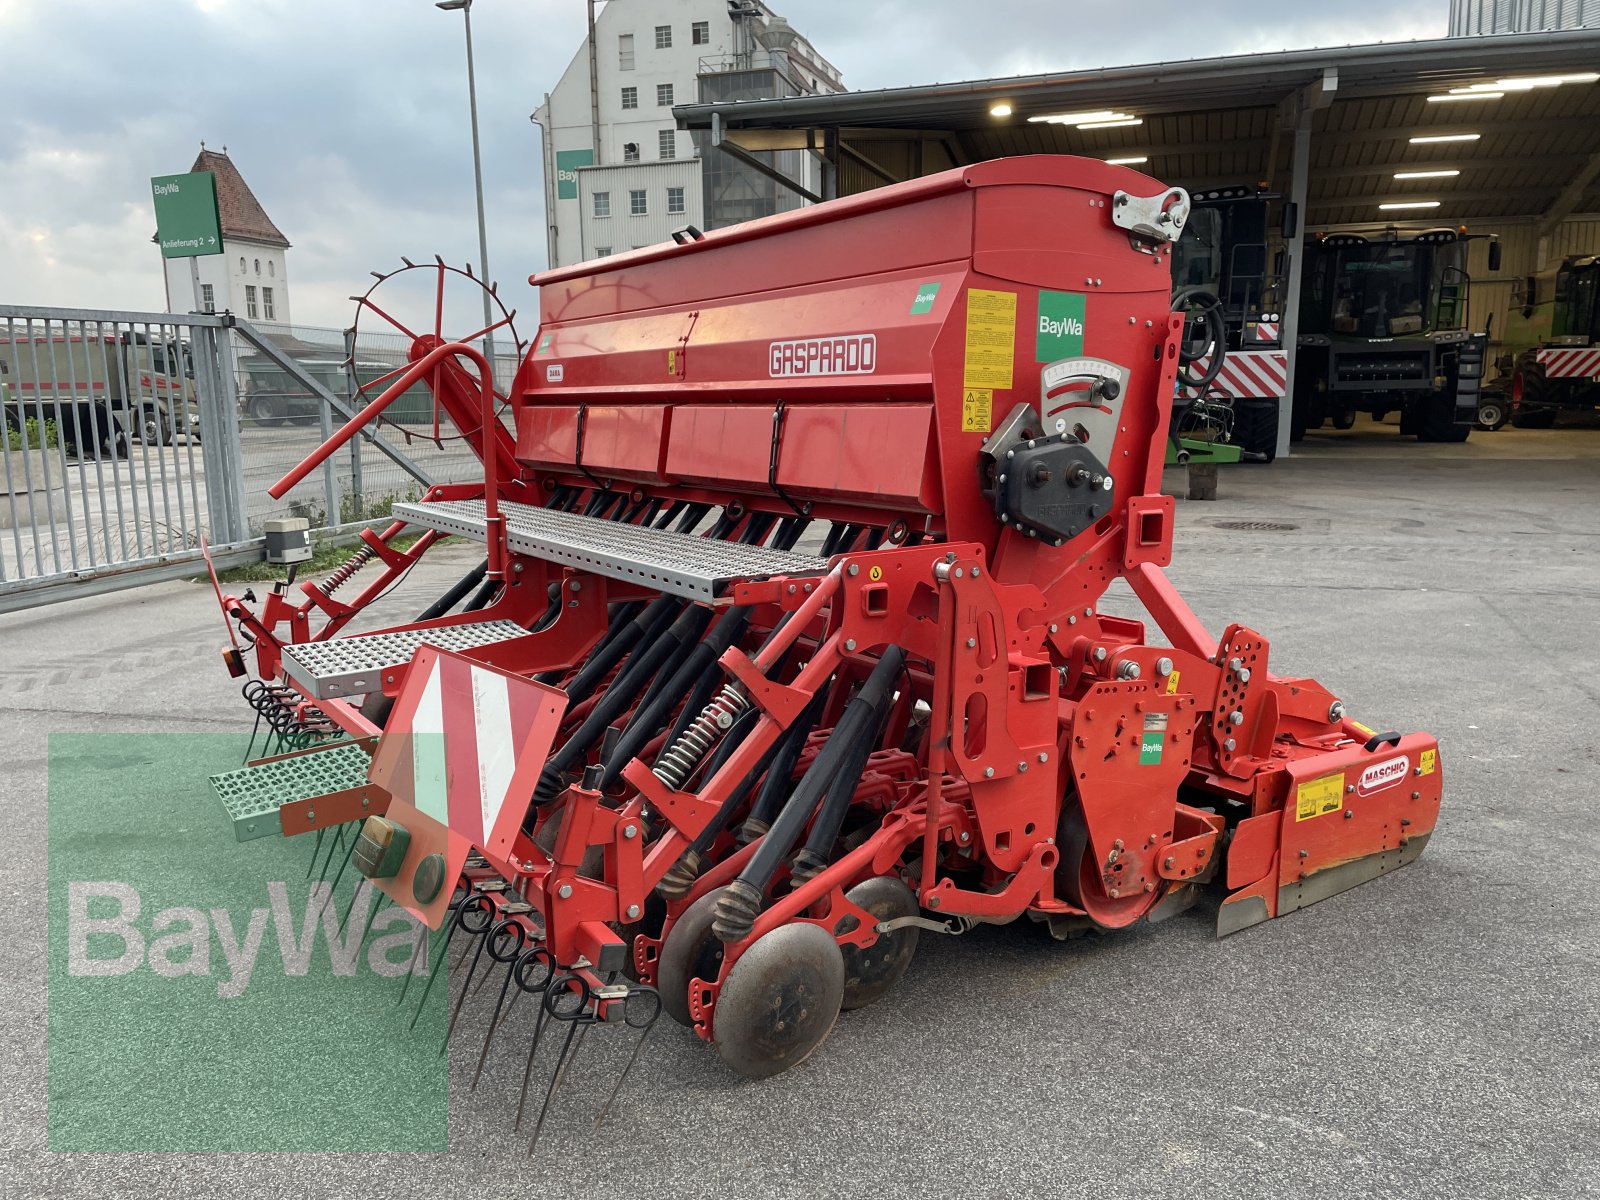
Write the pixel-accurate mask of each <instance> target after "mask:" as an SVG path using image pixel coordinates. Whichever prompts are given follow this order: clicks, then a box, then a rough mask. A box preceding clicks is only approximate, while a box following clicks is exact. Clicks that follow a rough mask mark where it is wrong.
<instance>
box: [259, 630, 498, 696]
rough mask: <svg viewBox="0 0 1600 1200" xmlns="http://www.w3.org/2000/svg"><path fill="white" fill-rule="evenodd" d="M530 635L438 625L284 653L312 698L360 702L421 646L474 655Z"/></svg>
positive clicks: (315, 644) (285, 662) (289, 649)
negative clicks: (356, 698)
mask: <svg viewBox="0 0 1600 1200" xmlns="http://www.w3.org/2000/svg"><path fill="white" fill-rule="evenodd" d="M527 632H528V631H527V630H526V629H524V628H523V627H522V626H520V625H518V624H517V623H516V622H515V621H474V622H471V623H469V624H465V625H436V626H433V627H432V628H428V629H402V630H398V631H395V632H392V633H365V634H357V635H356V636H354V637H347V638H334V639H333V640H332V641H327V642H301V643H300V644H299V645H295V646H285V647H284V648H283V669H284V672H285V673H286V674H287V675H288V676H289V678H290V679H292V680H294V681H295V682H296V683H298V684H299V685H300V687H301V688H302V689H303V690H304V691H305V692H306V694H307V695H309V696H315V697H316V698H317V699H318V700H327V699H329V698H330V697H340V696H361V695H365V694H366V693H367V692H375V691H377V690H378V689H379V688H380V687H382V681H381V680H380V679H379V678H378V676H379V675H381V674H382V673H383V672H384V671H385V670H386V669H387V668H389V667H398V666H401V665H402V664H404V663H408V662H410V661H411V658H412V656H413V655H415V654H416V652H417V647H418V646H423V645H427V646H438V647H439V648H440V649H441V650H471V649H472V648H473V647H475V646H488V645H491V644H493V643H495V642H504V641H507V640H509V639H511V638H514V637H521V636H522V635H523V634H525V633H527Z"/></svg>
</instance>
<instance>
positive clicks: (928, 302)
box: [911, 283, 939, 317]
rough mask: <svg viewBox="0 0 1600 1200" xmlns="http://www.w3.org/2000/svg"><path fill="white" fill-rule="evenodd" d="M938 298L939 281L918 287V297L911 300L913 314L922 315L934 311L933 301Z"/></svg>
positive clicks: (915, 315)
mask: <svg viewBox="0 0 1600 1200" xmlns="http://www.w3.org/2000/svg"><path fill="white" fill-rule="evenodd" d="M938 298H939V285H938V284H937V283H925V284H923V285H922V286H921V287H919V288H917V295H916V298H915V299H914V300H912V301H911V315H912V316H913V317H920V316H921V315H922V314H923V313H929V312H932V311H933V302H934V301H935V300H937V299H938Z"/></svg>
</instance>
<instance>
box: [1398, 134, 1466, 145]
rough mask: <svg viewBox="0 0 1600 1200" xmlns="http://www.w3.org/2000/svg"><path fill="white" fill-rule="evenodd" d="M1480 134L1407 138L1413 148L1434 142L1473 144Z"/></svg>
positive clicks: (1430, 135) (1428, 135)
mask: <svg viewBox="0 0 1600 1200" xmlns="http://www.w3.org/2000/svg"><path fill="white" fill-rule="evenodd" d="M1482 136H1483V134H1481V133H1430V134H1426V135H1422V136H1418V137H1414V138H1407V139H1406V140H1407V141H1408V142H1410V143H1411V144H1412V145H1413V146H1424V145H1431V144H1433V143H1436V142H1475V141H1477V140H1478V139H1479V138H1481V137H1482Z"/></svg>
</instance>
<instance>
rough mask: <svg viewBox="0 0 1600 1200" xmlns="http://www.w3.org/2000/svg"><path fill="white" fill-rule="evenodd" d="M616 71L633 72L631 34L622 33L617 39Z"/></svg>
mask: <svg viewBox="0 0 1600 1200" xmlns="http://www.w3.org/2000/svg"><path fill="white" fill-rule="evenodd" d="M617 70H619V71H631V70H633V34H631V33H624V34H619V35H618V37H617Z"/></svg>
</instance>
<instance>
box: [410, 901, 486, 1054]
mask: <svg viewBox="0 0 1600 1200" xmlns="http://www.w3.org/2000/svg"><path fill="white" fill-rule="evenodd" d="M493 908H494V905H493V903H492V902H491V901H490V899H489V898H488V897H487V896H485V895H483V894H482V893H481V892H474V893H472V894H471V895H470V896H468V897H467V898H466V899H465V900H463V901H462V902H461V907H460V908H458V909H456V915H455V916H454V917H453V918H451V920H450V931H449V932H448V933H446V934H445V935H444V945H443V946H441V947H440V948H439V967H443V966H444V961H445V959H446V958H448V957H449V954H450V939H451V938H453V937H455V935H456V930H457V929H462V928H465V927H466V923H467V913H468V912H469V911H472V910H474V909H476V910H477V911H478V912H481V913H482V914H483V915H484V916H486V917H487V916H488V915H489V913H490V912H491V911H492V910H493ZM485 929H487V926H485ZM467 932H468V933H469V934H471V933H472V930H470V929H468V930H467ZM439 967H433V966H432V965H431V964H430V967H429V970H428V982H427V983H426V984H425V985H424V986H423V989H422V999H421V1000H419V1001H417V1011H416V1012H415V1013H413V1014H412V1016H411V1024H409V1025H408V1026H406V1028H407V1029H415V1028H416V1027H417V1021H418V1019H419V1018H420V1017H421V1016H422V1010H423V1009H424V1008H426V1007H427V1004H428V993H429V992H431V991H432V990H433V981H434V980H435V979H437V978H438V977H439ZM408 978H409V976H408ZM400 998H401V999H402V1000H404V999H405V990H404V989H401V992H400Z"/></svg>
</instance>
